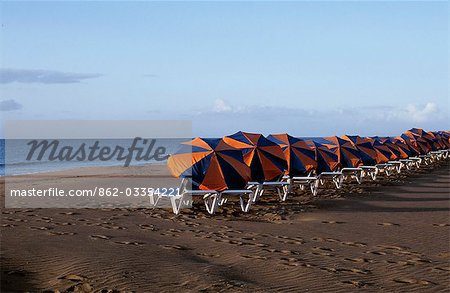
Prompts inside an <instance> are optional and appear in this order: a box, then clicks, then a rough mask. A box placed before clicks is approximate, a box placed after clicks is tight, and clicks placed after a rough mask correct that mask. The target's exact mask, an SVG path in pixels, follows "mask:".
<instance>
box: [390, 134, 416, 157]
mask: <svg viewBox="0 0 450 293" xmlns="http://www.w3.org/2000/svg"><path fill="white" fill-rule="evenodd" d="M393 142H394V143H395V144H398V145H399V146H400V145H406V146H407V147H408V151H407V153H408V155H409V156H410V157H414V156H417V155H420V148H419V147H418V146H417V144H416V143H415V141H414V140H412V139H409V138H405V137H402V136H396V137H394V138H393Z"/></svg>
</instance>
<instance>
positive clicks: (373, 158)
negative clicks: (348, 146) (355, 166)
mask: <svg viewBox="0 0 450 293" xmlns="http://www.w3.org/2000/svg"><path fill="white" fill-rule="evenodd" d="M342 139H345V140H348V141H349V142H351V143H352V144H353V145H354V146H355V147H356V148H357V149H358V151H359V157H360V158H361V161H362V163H363V164H364V165H366V166H373V165H375V164H376V163H377V154H378V153H377V151H376V149H374V147H373V145H372V141H371V140H370V139H368V138H367V137H361V136H358V135H344V136H342Z"/></svg>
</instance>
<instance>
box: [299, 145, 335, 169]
mask: <svg viewBox="0 0 450 293" xmlns="http://www.w3.org/2000/svg"><path fill="white" fill-rule="evenodd" d="M319 141H320V142H319ZM306 142H307V143H308V145H310V146H311V147H312V148H314V151H315V155H316V162H317V168H316V172H317V173H318V174H319V173H322V172H333V171H336V170H338V169H339V167H340V163H339V157H338V148H337V147H336V146H330V147H329V146H327V145H326V144H325V143H322V142H325V141H324V140H323V139H315V140H307V141H306Z"/></svg>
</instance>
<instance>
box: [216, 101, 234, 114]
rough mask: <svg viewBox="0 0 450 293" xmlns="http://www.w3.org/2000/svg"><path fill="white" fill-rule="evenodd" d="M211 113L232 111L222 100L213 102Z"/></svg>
mask: <svg viewBox="0 0 450 293" xmlns="http://www.w3.org/2000/svg"><path fill="white" fill-rule="evenodd" d="M213 111H214V112H216V113H223V112H232V111H233V109H232V108H231V106H230V105H228V104H227V103H226V102H225V101H224V100H222V99H216V100H215V101H214V106H213Z"/></svg>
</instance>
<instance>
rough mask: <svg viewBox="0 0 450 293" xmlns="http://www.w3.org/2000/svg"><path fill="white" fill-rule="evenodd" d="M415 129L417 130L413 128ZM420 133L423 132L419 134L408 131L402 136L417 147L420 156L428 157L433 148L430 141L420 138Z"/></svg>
mask: <svg viewBox="0 0 450 293" xmlns="http://www.w3.org/2000/svg"><path fill="white" fill-rule="evenodd" d="M413 129H415V128H413ZM416 129H417V128H416ZM418 133H422V132H418V131H415V132H413V131H411V130H408V131H406V132H405V133H403V134H402V135H401V137H402V138H403V139H409V140H411V141H412V143H413V144H414V145H415V147H416V148H417V149H418V150H419V152H420V154H422V155H426V154H427V153H428V152H429V151H431V150H432V147H431V145H430V143H429V141H428V140H426V139H425V138H423V137H422V136H420V135H419V134H418Z"/></svg>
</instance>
